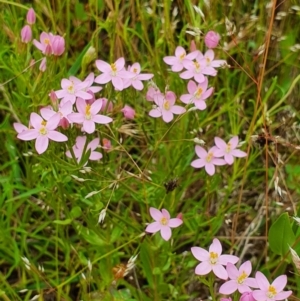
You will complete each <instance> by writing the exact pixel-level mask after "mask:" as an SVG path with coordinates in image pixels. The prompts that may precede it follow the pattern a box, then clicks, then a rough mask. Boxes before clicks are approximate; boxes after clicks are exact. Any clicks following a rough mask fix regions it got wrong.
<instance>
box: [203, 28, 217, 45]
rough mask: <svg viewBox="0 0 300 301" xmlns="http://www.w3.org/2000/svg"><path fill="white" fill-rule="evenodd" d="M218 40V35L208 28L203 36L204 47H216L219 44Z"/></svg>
mask: <svg viewBox="0 0 300 301" xmlns="http://www.w3.org/2000/svg"><path fill="white" fill-rule="evenodd" d="M219 41H220V35H219V34H218V33H217V32H215V31H212V30H210V31H209V32H208V33H207V34H206V35H205V37H204V43H205V45H206V47H208V48H210V49H212V48H216V47H217V46H218V44H219Z"/></svg>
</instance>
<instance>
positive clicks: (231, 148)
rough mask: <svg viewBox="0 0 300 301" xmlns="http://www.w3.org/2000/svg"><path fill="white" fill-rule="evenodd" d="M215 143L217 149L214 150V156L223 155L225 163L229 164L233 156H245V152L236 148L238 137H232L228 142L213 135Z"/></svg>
mask: <svg viewBox="0 0 300 301" xmlns="http://www.w3.org/2000/svg"><path fill="white" fill-rule="evenodd" d="M215 144H216V147H217V150H216V151H215V152H214V156H215V157H223V156H224V160H225V161H226V163H227V164H229V165H231V164H232V163H233V158H234V157H238V158H242V157H246V156H247V154H246V153H245V152H243V151H241V150H239V149H237V147H238V144H239V137H238V136H234V137H232V138H231V139H230V140H229V142H228V143H226V142H225V141H224V140H223V139H221V138H219V137H215Z"/></svg>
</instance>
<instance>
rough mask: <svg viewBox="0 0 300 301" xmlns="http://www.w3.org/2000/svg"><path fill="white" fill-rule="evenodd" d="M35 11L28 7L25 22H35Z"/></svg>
mask: <svg viewBox="0 0 300 301" xmlns="http://www.w3.org/2000/svg"><path fill="white" fill-rule="evenodd" d="M35 19H36V18H35V11H34V9H33V8H30V9H29V10H28V12H27V16H26V20H27V23H28V24H30V25H32V24H34V23H35Z"/></svg>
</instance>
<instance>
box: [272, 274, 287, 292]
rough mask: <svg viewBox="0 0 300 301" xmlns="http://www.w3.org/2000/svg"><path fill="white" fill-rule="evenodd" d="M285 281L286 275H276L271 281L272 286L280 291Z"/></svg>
mask: <svg viewBox="0 0 300 301" xmlns="http://www.w3.org/2000/svg"><path fill="white" fill-rule="evenodd" d="M286 283H287V276H286V275H281V276H278V277H277V278H276V279H275V280H274V281H273V282H272V284H271V285H272V286H274V287H275V288H276V291H277V292H281V291H283V289H284V288H285V286H286Z"/></svg>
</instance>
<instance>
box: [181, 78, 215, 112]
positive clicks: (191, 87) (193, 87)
mask: <svg viewBox="0 0 300 301" xmlns="http://www.w3.org/2000/svg"><path fill="white" fill-rule="evenodd" d="M207 86H208V80H207V78H205V79H204V82H202V83H201V84H198V85H197V84H196V83H195V82H194V81H192V80H190V81H189V82H188V85H187V88H188V91H189V94H183V95H181V97H180V100H181V101H182V102H184V103H186V104H191V103H193V104H195V106H196V107H197V108H198V109H199V110H204V109H206V103H205V99H206V98H208V97H209V96H211V94H212V92H213V88H209V89H208V90H207Z"/></svg>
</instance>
